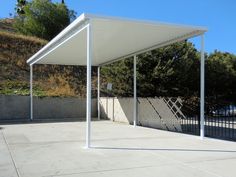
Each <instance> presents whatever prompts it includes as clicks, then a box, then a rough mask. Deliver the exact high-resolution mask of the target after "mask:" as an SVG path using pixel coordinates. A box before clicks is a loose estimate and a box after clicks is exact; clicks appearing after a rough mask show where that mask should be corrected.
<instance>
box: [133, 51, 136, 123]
mask: <svg viewBox="0 0 236 177" xmlns="http://www.w3.org/2000/svg"><path fill="white" fill-rule="evenodd" d="M136 59H137V56H136V55H134V103H133V104H134V105H133V106H134V109H133V119H134V120H133V121H134V122H133V123H134V127H136V125H137V83H136V82H137V78H136Z"/></svg>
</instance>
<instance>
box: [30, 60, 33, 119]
mask: <svg viewBox="0 0 236 177" xmlns="http://www.w3.org/2000/svg"><path fill="white" fill-rule="evenodd" d="M30 120H33V65H30Z"/></svg>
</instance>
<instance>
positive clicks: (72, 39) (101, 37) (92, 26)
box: [27, 14, 206, 148]
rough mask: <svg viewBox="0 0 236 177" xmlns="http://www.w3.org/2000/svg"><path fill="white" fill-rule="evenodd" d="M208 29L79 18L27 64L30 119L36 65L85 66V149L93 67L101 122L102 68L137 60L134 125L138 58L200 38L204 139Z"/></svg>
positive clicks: (135, 110)
mask: <svg viewBox="0 0 236 177" xmlns="http://www.w3.org/2000/svg"><path fill="white" fill-rule="evenodd" d="M204 32H206V28H203V27H193V26H186V25H176V24H175V25H174V24H167V23H160V22H153V21H142V20H133V19H124V18H116V17H105V16H97V15H90V14H82V15H80V16H79V17H78V18H77V19H76V20H75V21H74V22H73V23H71V24H70V25H69V26H68V27H67V28H65V29H64V30H63V31H62V32H61V33H60V34H58V35H57V36H56V37H55V38H54V39H53V40H51V41H50V42H49V43H48V44H47V45H46V46H45V47H43V48H42V49H41V50H40V51H39V52H37V53H36V54H35V55H33V56H32V57H31V58H30V59H29V60H27V63H28V64H29V65H30V119H31V120H33V65H34V64H56V65H86V66H87V103H86V104H87V106H86V109H87V110H86V120H87V128H86V147H87V148H89V147H90V137H91V135H90V134H91V66H98V89H97V90H98V94H97V95H98V119H99V118H100V106H99V98H100V79H99V76H100V74H99V72H100V66H103V65H105V64H107V63H111V62H114V61H117V60H119V59H124V58H127V57H129V56H130V57H131V56H133V57H134V69H133V71H134V103H133V106H134V109H133V122H134V126H136V123H137V117H138V116H137V91H136V55H137V54H140V53H143V52H145V51H149V50H152V49H156V48H160V47H164V46H167V45H170V44H172V43H175V42H178V41H182V40H185V39H188V38H191V37H194V36H198V35H201V36H202V37H201V39H202V40H201V106H200V115H201V121H200V124H201V126H200V136H201V137H202V138H203V137H204V87H205V83H204V75H205V73H204V61H205V59H204V38H203V34H204Z"/></svg>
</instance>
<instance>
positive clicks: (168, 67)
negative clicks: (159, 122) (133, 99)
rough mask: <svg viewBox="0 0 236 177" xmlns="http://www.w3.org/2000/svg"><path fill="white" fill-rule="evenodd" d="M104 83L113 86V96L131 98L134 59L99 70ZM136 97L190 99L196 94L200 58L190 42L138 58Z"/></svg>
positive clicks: (164, 48) (151, 52)
mask: <svg viewBox="0 0 236 177" xmlns="http://www.w3.org/2000/svg"><path fill="white" fill-rule="evenodd" d="M101 73H102V76H103V80H104V81H105V82H112V83H113V91H112V93H113V94H114V95H116V96H132V95H133V87H132V84H133V59H132V58H130V59H126V60H123V61H120V62H117V63H114V64H112V65H109V66H106V67H102V70H101ZM137 87H138V89H137V90H138V95H139V96H142V97H147V96H152V97H153V96H189V95H198V93H199V54H198V52H197V50H196V49H195V48H194V46H193V45H192V44H191V43H189V42H186V41H185V42H181V43H176V44H173V45H170V46H167V47H163V48H160V49H157V50H153V51H150V52H147V53H144V54H141V55H138V60H137Z"/></svg>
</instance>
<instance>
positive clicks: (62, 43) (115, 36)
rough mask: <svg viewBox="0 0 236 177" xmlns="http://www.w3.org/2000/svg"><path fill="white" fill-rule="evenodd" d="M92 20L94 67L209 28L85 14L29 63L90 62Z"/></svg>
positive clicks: (201, 32) (197, 33) (182, 38)
mask: <svg viewBox="0 0 236 177" xmlns="http://www.w3.org/2000/svg"><path fill="white" fill-rule="evenodd" d="M88 23H90V25H91V33H92V34H91V36H92V39H91V40H92V56H93V57H92V63H91V64H92V66H99V65H102V64H105V63H107V62H111V61H113V60H116V59H120V58H122V57H126V56H128V55H132V54H134V53H137V52H140V53H141V52H143V51H145V50H146V49H152V48H159V47H163V46H166V45H169V44H171V43H174V42H178V41H181V40H185V39H188V38H191V37H194V36H197V35H200V34H203V33H204V32H205V31H206V29H205V28H203V27H194V26H186V25H176V24H168V23H160V22H154V21H142V20H133V19H124V18H115V17H105V16H97V15H90V14H82V15H80V16H79V17H78V18H77V19H76V20H75V21H74V22H73V23H71V24H70V25H69V26H68V27H67V28H65V29H64V30H63V31H62V32H61V33H60V34H59V35H58V36H56V37H55V38H54V39H53V40H52V41H51V42H49V43H48V44H47V45H46V46H45V47H43V48H42V49H41V50H40V51H39V52H37V53H36V54H35V55H33V56H32V57H31V58H30V59H29V60H28V61H27V63H29V64H32V63H38V64H61V65H86V40H87V38H86V37H87V32H86V28H85V26H86V24H88Z"/></svg>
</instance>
